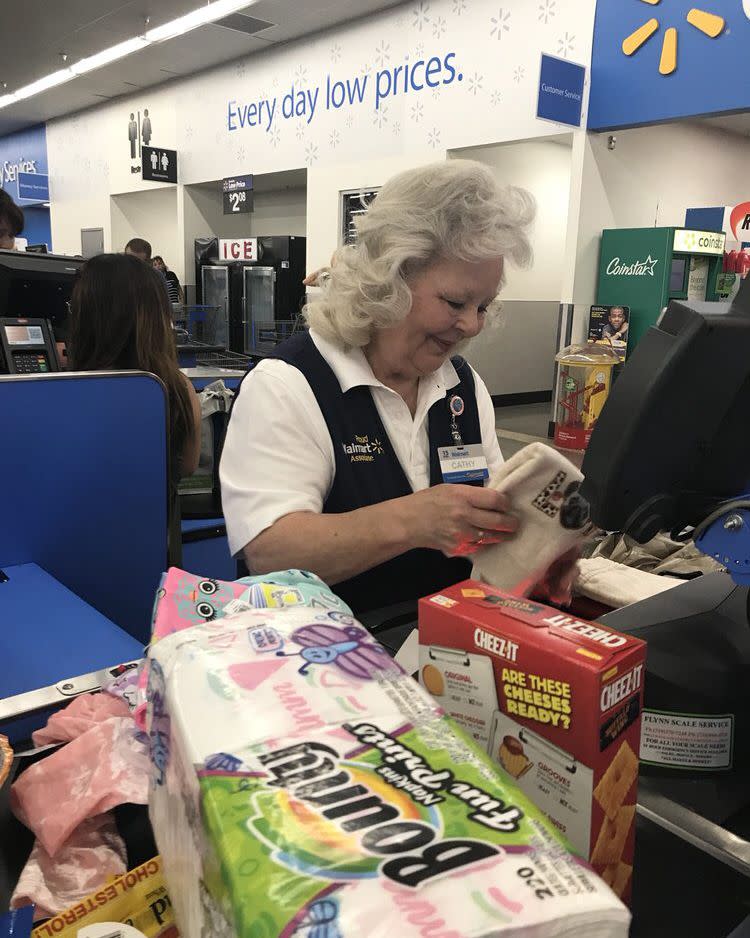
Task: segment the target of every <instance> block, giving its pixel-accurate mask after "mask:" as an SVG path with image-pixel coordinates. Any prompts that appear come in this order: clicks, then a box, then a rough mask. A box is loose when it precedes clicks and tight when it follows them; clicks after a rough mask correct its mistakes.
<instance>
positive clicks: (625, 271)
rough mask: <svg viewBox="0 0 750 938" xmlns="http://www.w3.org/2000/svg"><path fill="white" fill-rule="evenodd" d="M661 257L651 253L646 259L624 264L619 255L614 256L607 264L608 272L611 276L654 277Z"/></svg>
mask: <svg viewBox="0 0 750 938" xmlns="http://www.w3.org/2000/svg"><path fill="white" fill-rule="evenodd" d="M658 263H659V258H658V257H657V258H654V257H651V255H650V254H649V255H648V257H647V258H646V259H645V260H644V261H634V262H633V263H632V264H623V263H622V261H621V260H620V258H619V257H613V258H612V260H611V261H610V262H609V264H607V273H608V274H609V276H610V277H653V276H654V267H656V265H657V264H658Z"/></svg>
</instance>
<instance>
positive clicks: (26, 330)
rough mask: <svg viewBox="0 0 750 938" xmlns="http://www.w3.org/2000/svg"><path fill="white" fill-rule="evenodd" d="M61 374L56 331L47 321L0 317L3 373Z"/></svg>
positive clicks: (0, 347) (0, 363) (0, 360)
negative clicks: (56, 345) (53, 330)
mask: <svg viewBox="0 0 750 938" xmlns="http://www.w3.org/2000/svg"><path fill="white" fill-rule="evenodd" d="M50 371H59V365H58V362H57V354H56V351H55V343H54V340H53V339H52V331H51V329H50V325H49V322H48V321H47V320H46V319H16V318H13V319H11V318H0V373H5V374H11V375H31V374H47V373H48V372H50Z"/></svg>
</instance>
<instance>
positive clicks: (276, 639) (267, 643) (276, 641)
mask: <svg viewBox="0 0 750 938" xmlns="http://www.w3.org/2000/svg"><path fill="white" fill-rule="evenodd" d="M247 637H248V638H249V639H250V644H251V645H252V646H253V648H254V649H255V650H256V651H261V652H263V651H278V650H279V649H280V648H281V647H282V646H283V644H284V639H283V638H282V637H281V635H280V634H279V633H278V632H277V631H276V629H272V628H269V627H267V626H262V627H261V628H257V629H248V630H247Z"/></svg>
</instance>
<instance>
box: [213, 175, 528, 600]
mask: <svg viewBox="0 0 750 938" xmlns="http://www.w3.org/2000/svg"><path fill="white" fill-rule="evenodd" d="M532 215H533V204H532V201H531V197H530V196H529V195H528V194H527V193H525V192H523V191H522V190H519V189H514V188H505V189H503V188H501V187H500V186H498V184H497V182H496V181H495V179H494V177H493V175H492V173H491V172H490V171H489V170H488V169H486V168H485V167H484V166H482V165H481V164H479V163H473V162H469V161H464V160H451V161H447V162H445V163H440V164H436V165H433V166H427V167H424V168H420V169H416V170H411V171H408V172H405V173H402V174H400V175H399V176H396V177H395V178H393V179H391V180H390V181H389V182H388V183H386V185H385V186H384V187H383V188H382V190H381V191H380V193H379V194H378V196H377V198H376V199H375V201H374V202H373V204H372V205H371V206H370V208H369V210H368V211H367V213H366V214H365V215H363V216H362V217H361V218H360V220H359V222H358V225H357V234H358V240H357V242H356V244H355V245H352V246H349V247H346V248H344V249H343V250H341V251H339V252H338V254H337V256H336V263H335V264H334V266H333V267H332V269H331V279H330V283H329V284H328V285H327V287H326V289H325V290H324V291H323V294H322V296H321V298H320V299H317V300H316V301H315V302H313V303H312V304H311V305H310V306H308V307H307V309H306V317H307V321H308V323H309V326H310V330H309V332H304V333H301V334H299V335H296V336H294V337H293V338H291V339H289V340H288V341H287V342H285V343H283V344H282V345H280V346H279V347H278V349H277V351H276V353H275V355H274V356H273V357H272V358H270V359H265V360H264V361H262V362H261V363H260V364H259V365H257V366H256V368H255V369H254V370H253V371H251V372H250V373H249V374H248V375H247V377H246V378H245V380H244V381H243V382H242V386H241V389H240V393H239V395H238V397H237V400H236V402H235V405H234V409H233V412H232V417H231V420H230V423H229V429H228V432H227V438H226V444H225V447H224V452H223V457H222V462H221V484H222V500H223V506H224V514H225V518H226V524H227V531H228V534H229V541H230V546H231V548H232V550H233V552H235V553H238V552H240V551H243V550H244V554H245V558H246V560H247V563H248V566H249V568H250V569H251V570H252V571H253V572H254V573H266V572H269V571H271V570H278V569H283V568H287V567H297V568H302V569H306V570H311V571H313V572H315V573H317V574H318V575H319V576H321V577H322V578H323V579H324V580H326V581H327V582H328V583H329V584H330V585H331V586H332V587H333V588H334V590H335V592H337V593H338V594H339V595H340V596H341V597H342V598H343V599H344V600H345V601H346V602H347V603H349V605H350V606H351V607H352V608H353V609H354V610H355V611H357V612H364V611H366V610H368V609H373V608H377V607H380V606H385V605H388V604H390V603H395V602H400V601H402V600H406V599H412V598H416V597H419V596H424V595H427V594H429V593H430V592H436V591H438V590H440V589H441V588H443V587H445V586H447V585H448V584H450V583H455V582H457V581H458V580H460V579H463V578H465V577H467V576H468V575H469V571H470V564H469V562H468V560H467V559H466V555H468V554H471V553H472V552H473V551H475V550H476V549H477V546H478V545H481V544H488V543H496V542H497V541H498V540H499V539H501V538H503V537H506V536H508V535H509V534H510V533H512V532H513V531H514V530H515V528H516V526H517V522H516V520H515V518H514V517H513V515H512V512H511V506H510V505H508V504H507V501H506V499H505V498H504V496H502V495H500V494H498V493H496V492H494V491H491V490H489V489H486V488H483V479H482V476H483V475H484V476H486V472H482V471H481V470H484V469H489V472H490V473H491V472H492V471H493V470H494V469H496V468H497V467H498V466H499V465H500V464H501V463H502V459H503V457H502V455H501V453H500V449H499V446H498V442H497V436H496V433H495V412H494V408H493V406H492V401H491V398H490V395H489V393H488V391H487V388H486V387H485V385H484V382H483V381H482V379H481V378H480V377H479V376H478V375H477V374H476V372H474V371H473V369H472V368H471V367H470V366H469V365H468V364H467V363H466V362H465V361H464V360H463V359H462V358H461V357H460V356H458V355H457V354H456V353H457V352H458V350H459V349H460V347H461V343H462V342H464V341H465V340H467V339H470V338H473V337H474V336H476V335H477V334H478V333H479V332H481V331H482V328H483V327H484V325H485V321H486V319H487V317H488V314H489V311H490V310H491V307H492V304H493V302H494V301H495V297H496V295H497V292H498V289H499V287H500V285H501V283H502V280H503V267H504V264H505V262H506V260H507V259H509V260H512V261H514V262H515V263H518V264H523V263H526V262H527V261H528V259H529V256H530V249H529V244H528V241H527V238H526V235H525V231H524V229H525V227H526V225H527V224H528V223H529V221H530V220H531V217H532ZM457 446H465V447H468V457H467V459H466V460H465V461H463V462H462V466H463V472H461V471H459V472H458V473H455V472H454V471H453V469H454V468H455V466H450V465H449V463H448V461H446V459H445V458H443V459H442V461H441V452H440V451H441V449H442V450H444V449H445V448H446V447H457ZM454 452H455V451H454ZM463 452H464V454H466V452H467V451H463ZM444 456H445V454H444V453H443V457H444ZM449 470H450V471H449ZM446 477H447V478H446Z"/></svg>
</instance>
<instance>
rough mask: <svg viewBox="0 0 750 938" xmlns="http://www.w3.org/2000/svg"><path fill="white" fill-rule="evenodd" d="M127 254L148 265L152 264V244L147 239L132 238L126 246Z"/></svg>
mask: <svg viewBox="0 0 750 938" xmlns="http://www.w3.org/2000/svg"><path fill="white" fill-rule="evenodd" d="M125 253H126V254H132V256H133V257H137V258H138V259H139V260H141V261H143V262H144V263H146V264H150V263H151V244H150V242H148V241H146V240H145V238H131V239H130V241H128V243H127V244H126V245H125Z"/></svg>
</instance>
